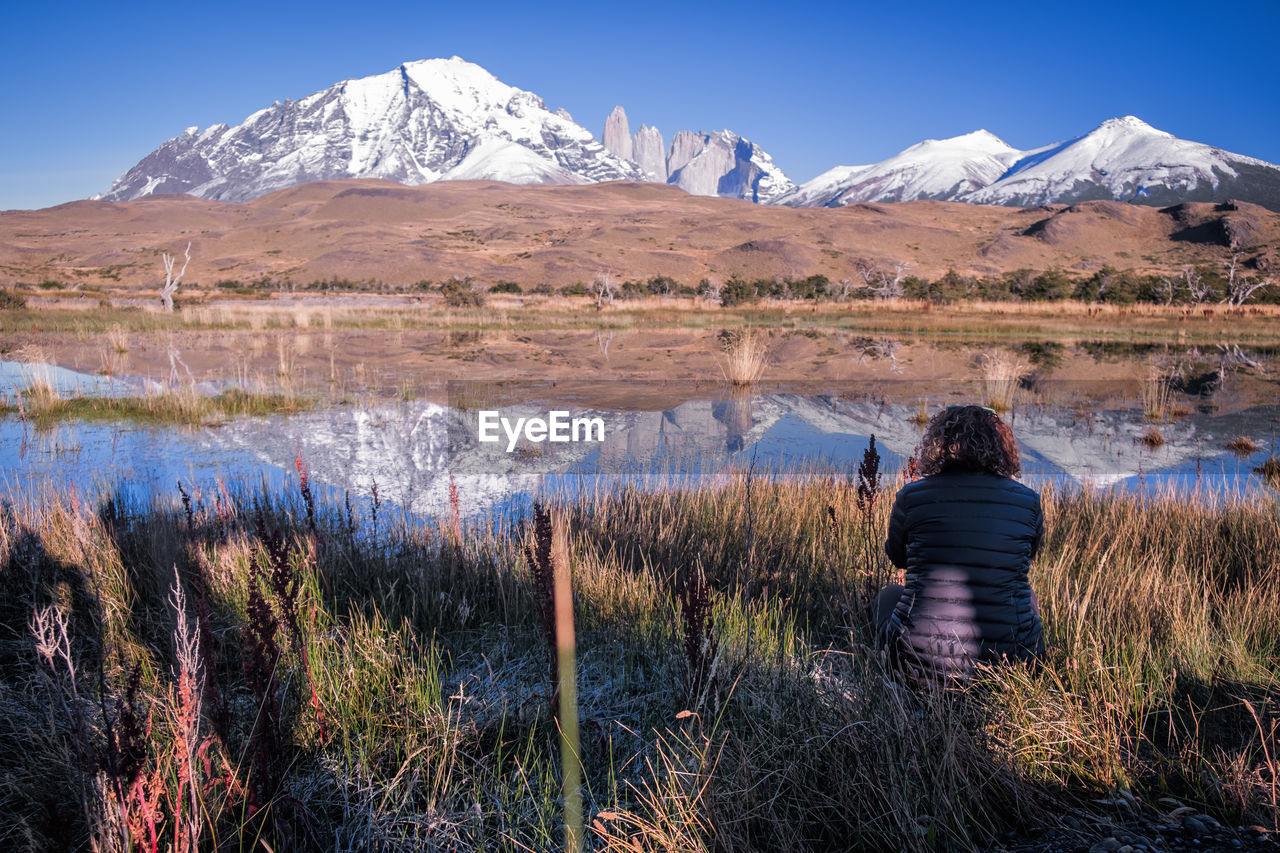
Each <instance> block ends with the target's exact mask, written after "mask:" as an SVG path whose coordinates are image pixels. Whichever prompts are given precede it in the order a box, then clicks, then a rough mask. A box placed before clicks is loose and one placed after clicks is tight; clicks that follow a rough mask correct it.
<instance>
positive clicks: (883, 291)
mask: <svg viewBox="0 0 1280 853" xmlns="http://www.w3.org/2000/svg"><path fill="white" fill-rule="evenodd" d="M910 267H911V265H910V264H908V263H907V262H906V261H898V262H896V263H895V264H894V265H893V272H892V273H890V272H889V271H888V270H886V269H884V268H883V267H881V266H880V265H879V264H877V263H875V262H874V261H869V260H867V259H866V258H859V259H858V260H857V261H855V262H854V269H855V270H856V271H857V273H858V277H859V278H861V279H862V285H861V287H860V288H859V289H860V290H866V291H868V292H870V293H871V294H872V295H873V296H875V297H876V298H878V299H898V298H899V297H901V296H902V292H903V291H902V279H904V278H905V277H906V275H907V270H908V269H910Z"/></svg>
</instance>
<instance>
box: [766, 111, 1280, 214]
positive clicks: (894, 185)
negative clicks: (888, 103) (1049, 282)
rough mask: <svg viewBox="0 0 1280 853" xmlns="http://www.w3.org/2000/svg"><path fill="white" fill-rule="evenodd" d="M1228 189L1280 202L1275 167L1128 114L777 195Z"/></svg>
mask: <svg viewBox="0 0 1280 853" xmlns="http://www.w3.org/2000/svg"><path fill="white" fill-rule="evenodd" d="M1228 198H1235V199H1239V200H1241V201H1248V202H1252V203H1254V204H1259V205H1262V206H1264V207H1269V208H1271V209H1272V210H1280V166H1275V165H1273V164H1271V163H1267V162H1265V161H1263V160H1258V159H1256V158H1253V157H1245V156H1243V155H1240V154H1232V153H1230V152H1228V151H1223V150H1222V149H1220V148H1214V147H1212V146H1210V145H1204V144H1201V143H1199V142H1191V141H1189V140H1185V139H1179V138H1178V137H1176V136H1174V135H1173V134H1170V133H1166V132H1164V131H1162V130H1157V129H1156V128H1154V127H1152V126H1151V125H1149V124H1147V123H1146V122H1144V121H1142V120H1141V119H1138V118H1135V117H1134V116H1125V117H1123V118H1114V119H1108V120H1107V121H1104V122H1103V123H1102V124H1101V125H1099V126H1098V127H1097V128H1096V129H1095V130H1093V131H1092V132H1090V133H1088V134H1086V135H1084V136H1080V137H1077V138H1075V139H1069V140H1067V141H1065V142H1059V143H1056V144H1053V145H1046V146H1043V147H1041V148H1034V149H1030V150H1027V151H1019V150H1017V149H1015V148H1013V147H1011V146H1009V145H1007V144H1006V143H1004V142H1003V141H1001V140H1000V139H998V138H997V137H995V136H993V135H992V134H990V133H987V132H986V131H983V130H979V131H975V132H974V133H969V134H966V135H964V136H957V137H953V138H951V139H942V140H926V141H924V142H921V143H919V144H918V145H913V146H911V147H910V148H907V149H906V150H904V151H902V152H899V153H898V154H896V155H894V156H893V157H890V158H889V159H887V160H883V161H881V162H879V163H875V164H872V165H870V166H839V167H836V168H835V169H831V170H829V171H827V172H824V173H823V174H821V175H819V176H818V177H816V178H814V179H813V180H811V181H808V182H806V183H804V184H802V185H801V186H800V187H798V188H797V189H796V190H795V191H794V192H791V193H788V194H787V195H785V196H783V197H782V198H781V199H779V201H778V203H779V204H786V205H790V206H792V207H839V206H841V205H846V204H850V203H853V202H859V201H877V202H882V201H910V200H913V199H939V200H943V201H963V202H972V203H976V204H1003V205H1014V206H1023V207H1027V206H1034V205H1038V204H1047V203H1051V202H1067V203H1070V202H1075V201H1086V200H1093V199H1109V200H1117V201H1128V202H1137V203H1140V204H1150V205H1170V204H1177V203H1179V202H1184V201H1223V200H1225V199H1228Z"/></svg>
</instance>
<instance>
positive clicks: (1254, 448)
mask: <svg viewBox="0 0 1280 853" xmlns="http://www.w3.org/2000/svg"><path fill="white" fill-rule="evenodd" d="M1224 446H1225V447H1226V448H1227V450H1230V451H1231V452H1232V453H1235V454H1236V455H1238V456H1249V455H1251V454H1254V453H1257V452H1258V442H1256V441H1254V440H1253V439H1252V438H1250V437H1249V436H1247V435H1237V436H1236V437H1235V438H1233V439H1231V440H1230V441H1228V442H1227V443H1226V445H1224Z"/></svg>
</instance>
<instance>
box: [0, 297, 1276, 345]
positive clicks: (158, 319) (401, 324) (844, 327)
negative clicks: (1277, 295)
mask: <svg viewBox="0 0 1280 853" xmlns="http://www.w3.org/2000/svg"><path fill="white" fill-rule="evenodd" d="M83 302H86V301H84V300H81V301H80V303H83ZM80 303H77V302H76V301H70V302H68V303H67V304H65V305H58V306H56V307H55V306H47V307H43V308H29V309H19V310H8V311H0V332H4V333H8V334H14V335H16V334H21V333H41V332H43V333H47V332H69V333H85V334H94V333H105V332H106V331H108V330H109V329H111V328H112V327H113V326H118V327H119V328H120V329H122V330H123V331H125V332H133V333H152V332H154V333H160V332H175V331H182V330H203V331H209V330H240V329H252V330H264V329H265V330H270V329H313V330H315V329H326V330H333V329H378V328H385V329H388V330H391V331H397V332H402V331H405V330H406V329H459V330H493V329H513V330H519V329H527V330H551V329H592V328H600V329H632V328H637V329H663V328H671V329H676V328H713V327H715V328H719V327H738V326H763V327H769V328H778V329H787V328H815V329H832V330H841V331H853V332H866V333H889V332H896V333H901V334H922V335H931V336H939V337H945V338H950V339H955V340H978V339H983V340H995V339H1005V338H1009V339H1015V338H1037V339H1051V340H1064V339H1080V338H1084V339H1093V340H1105V341H1131V342H1165V341H1170V342H1178V343H1187V344H1194V343H1216V342H1221V341H1230V342H1232V343H1239V344H1248V343H1275V342H1276V341H1277V340H1280V336H1278V335H1277V333H1276V331H1275V328H1276V321H1277V318H1280V306H1276V305H1248V306H1242V307H1235V308H1232V307H1227V306H1222V305H1196V306H1179V305H1151V304H1135V305H1108V304H1093V303H1083V302H1074V301H1069V300H1068V301H1062V302H1021V303H1019V302H981V301H972V302H955V303H950V304H937V303H932V302H928V301H923V300H909V299H891V300H880V301H849V302H840V303H830V302H826V303H812V304H810V303H805V302H796V301H793V300H774V299H763V300H761V301H759V302H756V303H752V304H744V305H738V306H733V307H721V306H717V305H711V304H708V303H707V302H706V301H705V300H702V299H699V298H693V297H681V298H656V297H655V298H650V299H645V300H635V301H622V302H617V303H614V304H612V305H606V306H604V307H603V308H601V309H600V310H597V308H596V305H595V302H594V300H592V299H591V298H590V297H564V296H555V297H541V296H529V297H503V298H492V299H490V301H489V305H488V306H487V307H485V308H473V309H466V308H449V307H448V306H446V305H445V303H444V301H443V300H442V299H441V298H440V297H438V296H421V297H404V296H393V297H377V296H368V295H366V296H362V297H357V298H345V299H324V298H319V297H317V298H309V299H295V298H292V297H284V296H280V297H279V298H273V299H265V300H231V299H220V300H207V301H201V302H191V303H189V304H188V305H186V306H184V308H183V309H182V310H181V311H178V312H175V313H173V314H166V313H164V312H162V311H159V310H156V309H153V308H143V307H124V308H122V307H108V308H100V307H97V306H96V303H94V304H93V305H88V304H83V305H82V304H80Z"/></svg>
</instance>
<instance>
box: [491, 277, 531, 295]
mask: <svg viewBox="0 0 1280 853" xmlns="http://www.w3.org/2000/svg"><path fill="white" fill-rule="evenodd" d="M489 292H490V293H524V291H523V290H521V288H520V285H518V284H516V283H515V282H514V281H506V280H505V279H504V280H502V281H499V282H498V283H497V284H495V285H494V286H493V287H491V288H489Z"/></svg>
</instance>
